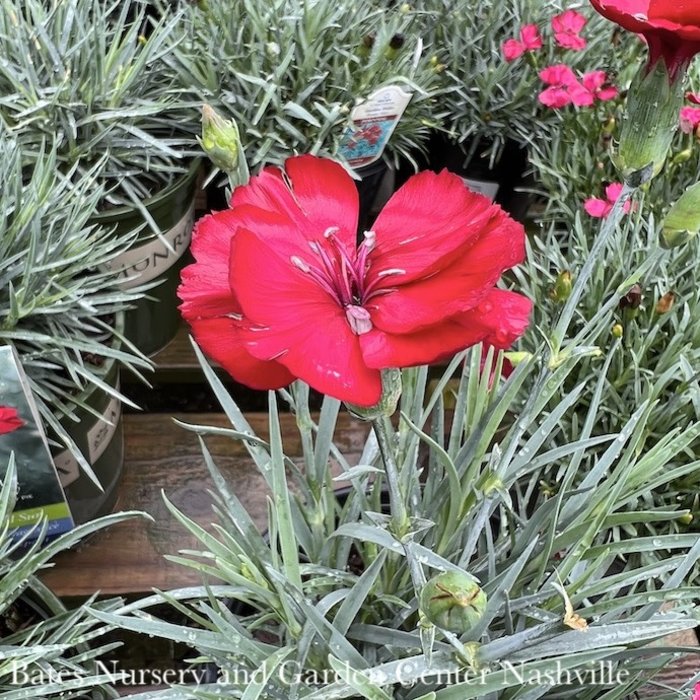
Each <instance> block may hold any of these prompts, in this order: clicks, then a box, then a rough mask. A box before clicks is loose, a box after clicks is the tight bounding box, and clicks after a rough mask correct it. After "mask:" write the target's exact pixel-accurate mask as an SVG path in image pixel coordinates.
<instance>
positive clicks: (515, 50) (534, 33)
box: [501, 24, 542, 63]
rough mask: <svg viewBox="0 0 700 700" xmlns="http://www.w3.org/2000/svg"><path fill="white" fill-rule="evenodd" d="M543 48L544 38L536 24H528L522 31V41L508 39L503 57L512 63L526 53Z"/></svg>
mask: <svg viewBox="0 0 700 700" xmlns="http://www.w3.org/2000/svg"><path fill="white" fill-rule="evenodd" d="M541 48H542V37H541V36H540V30H539V29H538V28H537V25H536V24H526V25H525V26H524V27H522V29H521V30H520V41H518V40H517V39H508V41H505V42H503V46H502V47H501V49H502V51H503V57H504V58H505V59H506V61H508V62H509V63H510V61H515V59H517V58H520V57H521V56H522V55H523V54H524V53H525V52H526V51H536V50H537V49H541Z"/></svg>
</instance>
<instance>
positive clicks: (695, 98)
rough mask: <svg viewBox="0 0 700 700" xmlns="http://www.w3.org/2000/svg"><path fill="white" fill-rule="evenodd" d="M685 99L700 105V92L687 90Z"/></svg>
mask: <svg viewBox="0 0 700 700" xmlns="http://www.w3.org/2000/svg"><path fill="white" fill-rule="evenodd" d="M685 99H686V100H688V102H692V103H693V104H695V105H700V93H697V92H686V93H685Z"/></svg>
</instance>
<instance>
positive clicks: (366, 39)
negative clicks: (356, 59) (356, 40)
mask: <svg viewBox="0 0 700 700" xmlns="http://www.w3.org/2000/svg"><path fill="white" fill-rule="evenodd" d="M373 47H374V34H365V36H363V37H362V43H361V44H360V45H359V46H358V47H357V54H358V55H359V56H360V57H361V58H367V57H368V56H369V55H370V53H371V52H372V48H373Z"/></svg>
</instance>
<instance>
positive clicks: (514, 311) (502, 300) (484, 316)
mask: <svg viewBox="0 0 700 700" xmlns="http://www.w3.org/2000/svg"><path fill="white" fill-rule="evenodd" d="M531 310H532V302H531V301H530V300H529V299H527V298H526V297H523V296H521V295H519V294H515V293H513V292H507V291H504V290H501V289H492V290H491V291H490V292H489V293H488V294H487V295H486V297H485V298H484V301H482V303H481V304H480V305H479V307H477V308H476V309H472V310H470V311H467V312H465V313H464V314H460V315H458V316H456V317H454V318H451V319H448V320H446V321H444V322H442V323H438V324H436V325H434V326H429V327H427V328H424V329H422V330H420V331H417V332H415V333H407V334H401V335H399V334H392V333H384V332H382V331H380V330H376V329H375V330H373V331H371V332H370V333H367V334H365V335H362V336H360V345H361V346H362V354H363V356H364V358H365V362H366V363H367V364H368V365H369V366H370V367H412V366H414V365H422V364H426V363H430V362H435V361H437V360H440V359H443V358H445V357H449V356H451V355H454V353H456V352H459V351H460V350H464V349H465V348H468V347H471V346H472V345H476V344H477V343H480V342H482V341H485V342H487V343H489V344H490V345H494V346H495V347H497V348H505V347H509V346H510V345H511V344H512V343H513V342H514V341H515V339H516V338H518V337H519V336H520V335H522V334H523V333H524V332H525V329H526V328H527V325H528V322H529V316H530V311H531Z"/></svg>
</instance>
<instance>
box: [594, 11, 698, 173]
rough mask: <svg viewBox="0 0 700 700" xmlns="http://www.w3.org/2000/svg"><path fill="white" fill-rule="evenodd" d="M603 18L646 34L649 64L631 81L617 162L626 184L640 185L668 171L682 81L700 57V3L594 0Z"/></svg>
mask: <svg viewBox="0 0 700 700" xmlns="http://www.w3.org/2000/svg"><path fill="white" fill-rule="evenodd" d="M591 4H592V5H593V7H594V8H595V9H596V10H597V11H598V12H599V13H600V14H601V15H603V17H607V18H608V19H609V20H612V21H613V22H616V23H617V24H619V25H620V26H621V27H623V28H624V29H626V30H628V31H630V32H634V33H635V34H641V35H642V36H643V37H644V39H645V40H646V42H647V46H648V48H649V54H648V56H649V57H648V61H647V63H646V65H645V66H642V68H641V69H640V71H639V73H638V74H637V76H636V77H635V79H634V80H633V81H632V85H631V86H630V89H629V92H628V95H627V109H626V118H625V122H624V125H623V128H622V134H621V136H620V144H619V149H618V156H617V164H618V167H619V168H620V170H621V171H622V173H623V176H624V179H625V182H626V183H627V184H628V185H630V186H632V187H639V186H640V185H642V184H644V182H646V181H647V180H648V179H650V178H651V177H653V176H654V175H656V174H657V173H658V172H659V171H660V170H661V168H662V167H663V164H664V161H665V160H666V157H667V155H668V151H669V148H670V146H671V139H672V138H673V134H674V132H675V130H676V128H677V127H678V121H679V120H678V113H679V110H680V108H681V105H682V104H683V80H684V78H685V74H686V71H687V70H688V66H689V65H690V63H691V61H692V60H693V58H694V57H695V55H696V54H698V53H700V3H698V2H697V1H696V0H647V2H641V1H639V2H632V1H631V0H591Z"/></svg>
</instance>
